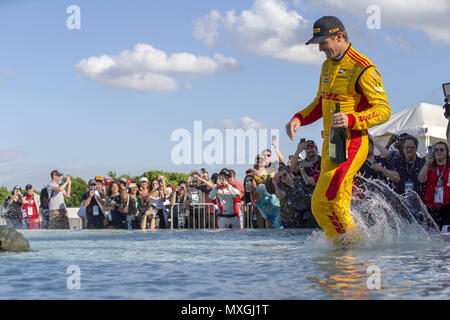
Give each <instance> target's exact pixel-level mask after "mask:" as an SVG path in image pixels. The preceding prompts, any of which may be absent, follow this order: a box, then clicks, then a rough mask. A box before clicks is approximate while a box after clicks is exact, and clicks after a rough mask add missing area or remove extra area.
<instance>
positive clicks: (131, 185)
mask: <svg viewBox="0 0 450 320" xmlns="http://www.w3.org/2000/svg"><path fill="white" fill-rule="evenodd" d="M130 180H131V179H130ZM134 187H136V188H137V184H136V183H135V182H134V181H133V182H131V183H130V184H129V185H128V188H134Z"/></svg>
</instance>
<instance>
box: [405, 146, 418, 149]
mask: <svg viewBox="0 0 450 320" xmlns="http://www.w3.org/2000/svg"><path fill="white" fill-rule="evenodd" d="M415 148H416V147H415V146H405V149H415Z"/></svg>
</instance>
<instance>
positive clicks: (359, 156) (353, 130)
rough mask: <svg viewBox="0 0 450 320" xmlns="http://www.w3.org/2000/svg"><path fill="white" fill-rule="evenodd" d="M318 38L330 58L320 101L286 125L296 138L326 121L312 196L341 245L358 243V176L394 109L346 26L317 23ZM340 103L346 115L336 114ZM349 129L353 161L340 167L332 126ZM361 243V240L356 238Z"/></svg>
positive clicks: (327, 20) (327, 21)
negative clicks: (354, 204) (372, 131)
mask: <svg viewBox="0 0 450 320" xmlns="http://www.w3.org/2000/svg"><path fill="white" fill-rule="evenodd" d="M313 28H314V29H313V34H314V36H313V38H312V39H311V40H309V41H308V42H307V43H306V44H309V43H319V51H323V52H324V53H325V55H326V58H327V59H326V61H325V62H324V63H323V65H322V71H321V75H320V82H319V89H318V92H317V96H316V98H315V99H314V101H313V102H312V103H311V104H310V105H309V106H308V107H307V108H306V109H304V110H302V111H300V112H298V113H296V114H295V115H294V117H293V118H292V119H291V121H290V122H289V123H288V124H287V125H286V131H287V134H288V136H289V137H290V138H291V140H293V139H294V132H296V131H297V130H298V128H299V127H300V126H305V125H308V124H310V123H313V122H314V121H316V120H318V119H320V118H323V127H324V131H322V138H324V143H323V146H322V163H321V170H322V171H321V174H320V177H319V180H318V182H317V185H316V188H315V190H314V194H313V197H312V203H311V207H312V212H313V214H314V217H315V218H316V220H317V222H318V224H319V225H320V226H321V227H322V228H323V230H324V231H325V233H326V235H327V236H328V238H333V240H334V243H335V244H342V243H345V242H346V241H348V240H349V238H350V241H351V240H352V239H351V238H352V236H351V235H352V234H356V235H357V232H356V233H354V232H351V231H353V230H355V229H354V227H355V225H354V223H353V221H352V219H351V216H350V198H351V193H352V185H353V177H354V175H355V174H356V172H357V171H358V170H359V168H360V167H361V166H362V164H363V163H364V161H365V160H366V158H367V154H368V147H369V139H368V136H367V129H368V128H370V127H373V126H375V125H378V124H381V123H383V122H385V121H387V120H388V119H389V117H390V114H391V111H390V106H389V102H388V100H387V98H386V93H385V91H384V88H383V83H382V80H381V76H380V73H379V71H378V69H377V68H376V67H375V66H374V65H373V64H372V62H371V61H370V60H369V59H368V58H366V57H365V56H363V55H362V54H360V53H359V52H357V51H356V50H355V49H354V48H353V46H352V45H351V44H350V43H349V42H348V35H347V32H346V31H345V29H344V25H343V24H342V22H341V21H340V20H339V19H338V18H336V17H332V16H327V17H322V18H320V19H319V20H317V21H316V22H315V23H314V27H313ZM336 102H339V103H340V106H341V112H339V113H334V110H335V103H336ZM332 126H333V127H335V128H342V127H343V128H346V131H347V143H346V146H347V152H348V157H347V161H346V162H343V163H340V164H338V163H334V162H332V161H330V156H329V133H330V130H331V127H332ZM356 239H357V238H356Z"/></svg>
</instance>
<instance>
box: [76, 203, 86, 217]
mask: <svg viewBox="0 0 450 320" xmlns="http://www.w3.org/2000/svg"><path fill="white" fill-rule="evenodd" d="M77 215H78V216H79V217H80V218H86V208H85V207H84V206H83V202H81V204H80V208H79V209H78V212H77Z"/></svg>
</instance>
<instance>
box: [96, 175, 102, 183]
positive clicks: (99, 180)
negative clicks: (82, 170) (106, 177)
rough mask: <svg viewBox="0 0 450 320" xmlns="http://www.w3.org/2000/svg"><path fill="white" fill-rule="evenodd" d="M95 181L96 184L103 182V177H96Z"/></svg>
mask: <svg viewBox="0 0 450 320" xmlns="http://www.w3.org/2000/svg"><path fill="white" fill-rule="evenodd" d="M95 180H97V181H98V182H103V177H102V176H96V177H95Z"/></svg>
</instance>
